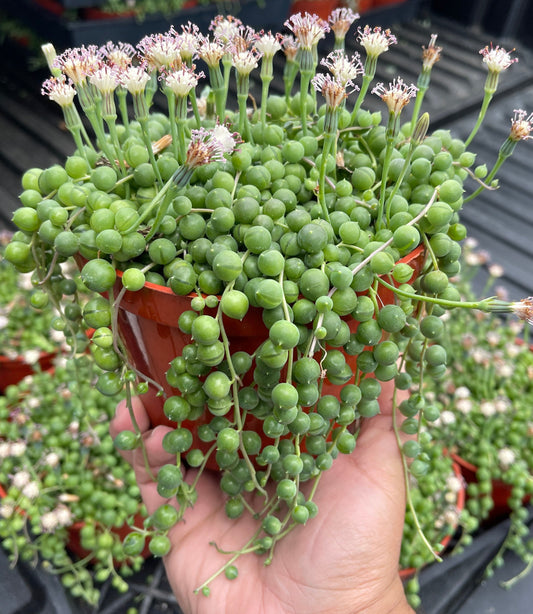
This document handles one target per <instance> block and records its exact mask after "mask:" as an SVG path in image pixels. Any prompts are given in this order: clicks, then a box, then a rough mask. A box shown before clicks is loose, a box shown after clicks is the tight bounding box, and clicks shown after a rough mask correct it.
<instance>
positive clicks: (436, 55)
mask: <svg viewBox="0 0 533 614" xmlns="http://www.w3.org/2000/svg"><path fill="white" fill-rule="evenodd" d="M436 42H437V35H436V34H432V35H431V37H430V39H429V45H428V46H427V47H422V49H423V52H422V69H423V70H431V69H432V68H433V65H434V64H435V63H436V62H438V61H439V60H440V53H441V51H442V47H438V46H437V45H435V43H436Z"/></svg>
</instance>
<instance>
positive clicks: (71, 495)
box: [0, 355, 144, 606]
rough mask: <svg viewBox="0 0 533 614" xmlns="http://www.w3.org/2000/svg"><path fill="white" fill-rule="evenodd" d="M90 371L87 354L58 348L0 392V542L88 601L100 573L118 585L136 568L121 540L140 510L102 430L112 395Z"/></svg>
mask: <svg viewBox="0 0 533 614" xmlns="http://www.w3.org/2000/svg"><path fill="white" fill-rule="evenodd" d="M97 371H98V369H97V368H96V367H95V365H94V362H93V361H92V360H91V359H90V357H89V356H87V355H85V356H81V357H78V358H76V359H69V360H65V358H63V357H60V358H58V359H57V360H56V361H55V365H54V368H53V369H52V370H49V371H43V372H40V373H35V374H34V375H30V376H28V377H26V378H25V379H24V380H22V381H21V382H19V384H17V385H12V386H9V387H8V388H7V389H6V391H5V395H4V396H2V397H0V458H1V460H2V463H1V469H0V490H1V491H2V493H1V494H2V499H1V500H0V536H1V538H2V546H3V547H4V548H5V549H6V550H7V551H8V552H9V553H10V558H11V561H12V564H13V565H16V564H17V561H25V562H28V563H30V564H34V565H37V564H39V565H41V566H42V568H43V569H45V570H46V571H48V572H50V573H53V574H57V575H60V576H61V581H62V583H63V585H64V586H65V588H66V589H68V590H69V591H70V592H71V594H72V595H73V596H74V597H79V598H80V599H82V600H84V601H86V602H88V603H89V604H91V605H93V606H94V605H96V604H97V603H98V601H99V595H100V589H99V587H100V585H101V583H102V582H104V581H106V580H109V581H110V582H111V584H112V586H113V587H114V588H116V589H117V590H119V591H121V592H122V591H125V590H127V588H128V585H127V581H126V580H125V578H127V577H128V575H130V574H131V573H133V572H134V571H136V570H138V569H139V568H140V566H141V564H142V561H143V557H142V556H140V553H139V552H135V553H134V555H132V556H130V554H129V553H128V550H127V548H123V546H122V540H123V538H125V537H126V535H127V534H128V533H130V528H129V526H130V524H131V525H134V524H135V523H137V524H138V525H142V520H143V517H144V508H143V506H142V505H141V504H140V502H139V494H138V488H137V485H136V482H135V476H134V474H133V471H132V469H131V467H130V466H129V465H128V464H127V463H126V462H125V461H124V460H123V459H122V457H121V456H120V455H119V454H118V453H117V451H116V450H115V448H114V445H113V441H112V439H111V437H110V435H109V420H110V418H111V416H112V415H113V412H114V410H115V407H116V403H117V402H118V398H115V397H109V396H104V395H102V394H101V393H99V392H98V391H97V390H96V389H95V388H94V380H95V377H96V375H97Z"/></svg>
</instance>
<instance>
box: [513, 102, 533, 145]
mask: <svg viewBox="0 0 533 614" xmlns="http://www.w3.org/2000/svg"><path fill="white" fill-rule="evenodd" d="M532 129H533V113H530V114H529V115H528V114H527V111H524V110H523V109H515V110H514V117H513V118H512V119H511V133H510V135H509V138H510V139H511V141H527V140H528V139H530V138H531V130H532Z"/></svg>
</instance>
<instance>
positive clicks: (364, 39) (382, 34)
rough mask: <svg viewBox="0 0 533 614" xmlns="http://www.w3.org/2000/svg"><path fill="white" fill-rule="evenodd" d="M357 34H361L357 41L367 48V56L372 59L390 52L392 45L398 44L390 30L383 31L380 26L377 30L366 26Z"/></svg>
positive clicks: (359, 29)
mask: <svg viewBox="0 0 533 614" xmlns="http://www.w3.org/2000/svg"><path fill="white" fill-rule="evenodd" d="M357 32H358V34H359V36H358V39H357V40H358V41H359V43H360V44H361V46H362V47H364V48H365V51H366V53H367V56H368V57H370V58H377V57H378V56H379V55H381V54H382V53H384V52H385V51H388V50H389V47H390V46H391V45H395V44H396V43H397V42H398V41H397V40H396V37H395V36H394V35H393V34H391V31H390V30H389V29H386V30H383V29H382V28H380V27H379V26H376V27H375V28H371V27H370V26H365V27H364V28H363V29H361V28H358V29H357Z"/></svg>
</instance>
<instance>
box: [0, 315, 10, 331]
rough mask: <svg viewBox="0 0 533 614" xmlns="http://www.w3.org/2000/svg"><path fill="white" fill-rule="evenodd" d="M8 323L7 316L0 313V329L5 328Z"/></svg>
mask: <svg viewBox="0 0 533 614" xmlns="http://www.w3.org/2000/svg"><path fill="white" fill-rule="evenodd" d="M8 324H9V318H8V317H7V316H5V315H3V314H0V329H2V328H6V327H7V325H8Z"/></svg>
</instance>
